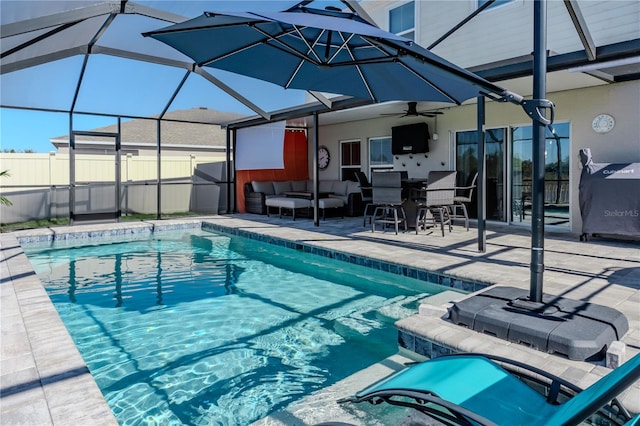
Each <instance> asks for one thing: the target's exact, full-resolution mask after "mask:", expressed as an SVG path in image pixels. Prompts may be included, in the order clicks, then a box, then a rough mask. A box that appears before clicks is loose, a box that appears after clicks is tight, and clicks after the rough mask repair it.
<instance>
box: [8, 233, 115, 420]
mask: <svg viewBox="0 0 640 426" xmlns="http://www.w3.org/2000/svg"><path fill="white" fill-rule="evenodd" d="M0 245H1V246H2V250H1V253H2V254H1V256H2V258H1V261H2V263H3V269H5V268H6V271H7V272H8V276H3V277H2V287H1V288H2V292H1V293H0V294H1V298H2V340H3V342H2V349H1V353H2V356H1V358H0V359H1V360H2V397H1V402H2V403H1V414H2V421H3V424H38V425H45V424H54V425H77V424H93V425H105V426H107V425H117V424H118V422H117V421H116V419H115V416H114V415H113V412H112V411H111V409H110V407H109V406H108V404H107V402H106V401H105V399H104V397H103V396H102V392H101V391H100V389H99V388H98V385H97V384H96V382H95V380H94V378H93V376H92V375H91V374H90V373H89V369H88V368H87V365H86V363H85V362H84V359H83V358H82V356H81V355H80V352H79V351H78V349H77V348H76V345H75V343H74V342H73V340H72V339H71V336H70V335H69V332H68V331H67V329H66V327H65V326H64V324H63V323H62V320H61V319H60V317H59V315H58V312H57V311H56V308H55V307H54V306H53V303H52V302H51V299H50V298H49V296H48V295H47V293H46V290H45V289H44V286H43V285H42V283H41V282H40V280H39V279H38V277H37V276H36V275H35V273H34V271H33V268H32V267H31V264H30V263H29V260H28V259H27V256H26V255H25V254H24V252H23V250H22V247H21V246H20V244H19V243H18V239H17V238H16V237H15V236H13V235H8V234H2V235H1V236H0Z"/></svg>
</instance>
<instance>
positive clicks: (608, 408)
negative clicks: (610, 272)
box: [338, 354, 640, 426]
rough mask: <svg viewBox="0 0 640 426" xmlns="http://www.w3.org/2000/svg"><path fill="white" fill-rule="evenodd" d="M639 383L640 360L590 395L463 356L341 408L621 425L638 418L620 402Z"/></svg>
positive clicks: (387, 382)
mask: <svg viewBox="0 0 640 426" xmlns="http://www.w3.org/2000/svg"><path fill="white" fill-rule="evenodd" d="M639 378H640V354H638V355H636V356H635V357H633V358H631V359H630V360H628V361H627V362H625V363H624V364H622V365H621V366H620V367H618V368H616V369H615V370H613V371H612V372H610V373H609V374H608V375H606V376H604V377H603V378H601V379H600V380H598V381H597V382H596V383H594V384H593V385H591V386H589V387H588V388H586V389H585V390H581V389H580V388H579V387H578V386H576V385H574V384H572V383H570V382H568V381H566V380H563V379H561V378H559V377H556V376H554V375H552V374H549V373H547V372H545V371H543V370H541V369H538V368H535V367H532V366H529V365H527V364H524V363H521V362H517V361H513V360H509V359H506V358H502V357H496V356H491V355H482V354H455V355H446V356H442V357H438V358H434V359H431V360H428V361H424V362H421V363H417V364H414V365H411V366H409V367H407V368H405V369H404V370H401V371H399V372H397V373H395V374H393V375H391V376H389V377H387V378H385V379H383V380H381V381H379V382H377V383H375V384H373V385H371V386H369V387H367V388H366V389H364V390H362V391H360V392H358V393H357V394H356V395H355V396H353V397H350V398H346V399H342V400H339V401H338V402H339V403H345V402H362V401H369V402H371V403H373V404H378V403H380V402H387V403H389V404H392V405H399V406H404V407H411V408H414V409H416V410H419V411H420V412H422V413H424V414H426V415H427V416H430V417H432V418H434V419H436V420H438V421H440V422H442V423H444V424H446V425H470V424H480V425H507V424H508V425H548V426H556V425H577V424H579V423H581V422H582V421H584V420H586V419H587V418H590V417H592V416H593V415H594V414H595V415H598V416H600V417H601V419H608V420H609V421H610V422H609V424H614V425H615V424H618V425H621V424H624V423H625V422H629V421H630V420H631V419H632V416H631V414H630V413H629V412H628V411H627V410H626V409H625V408H624V407H623V406H622V405H621V404H620V402H619V401H618V400H617V399H616V398H617V396H618V395H620V393H621V392H622V391H624V390H625V389H626V388H628V387H629V386H631V385H632V384H633V383H634V382H635V381H636V380H638V379H639ZM527 382H528V383H531V384H532V386H529V385H528V384H527ZM533 386H535V387H536V388H538V389H541V391H540V392H539V391H536V390H534V387H533ZM596 424H600V423H596Z"/></svg>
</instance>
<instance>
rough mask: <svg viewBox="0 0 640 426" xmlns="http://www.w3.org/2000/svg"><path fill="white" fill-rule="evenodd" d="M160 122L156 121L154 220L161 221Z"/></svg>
mask: <svg viewBox="0 0 640 426" xmlns="http://www.w3.org/2000/svg"><path fill="white" fill-rule="evenodd" d="M160 123H161V120H160V119H158V120H156V143H157V145H156V167H157V168H156V172H157V174H158V178H157V179H156V219H158V220H160V219H162V183H161V182H162V153H161V148H160V138H161V133H162V130H161V124H160Z"/></svg>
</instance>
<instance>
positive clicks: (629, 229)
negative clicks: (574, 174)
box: [579, 148, 640, 236]
mask: <svg viewBox="0 0 640 426" xmlns="http://www.w3.org/2000/svg"><path fill="white" fill-rule="evenodd" d="M580 162H581V163H582V166H583V168H582V174H581V175H580V188H579V190H580V193H579V197H580V213H581V215H582V232H583V234H616V235H631V236H640V163H619V164H614V163H594V162H593V159H592V158H591V150H590V149H588V148H583V149H581V150H580Z"/></svg>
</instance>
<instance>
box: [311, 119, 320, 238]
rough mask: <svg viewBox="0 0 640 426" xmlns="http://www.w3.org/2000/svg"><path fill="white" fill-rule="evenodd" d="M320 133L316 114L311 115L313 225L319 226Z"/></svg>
mask: <svg viewBox="0 0 640 426" xmlns="http://www.w3.org/2000/svg"><path fill="white" fill-rule="evenodd" d="M319 138H320V131H319V129H318V113H317V112H314V113H313V224H314V225H315V226H320V215H319V211H320V208H319V206H318V204H319V203H318V193H319V192H320V182H319V173H318V145H319V144H318V139H319Z"/></svg>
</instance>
